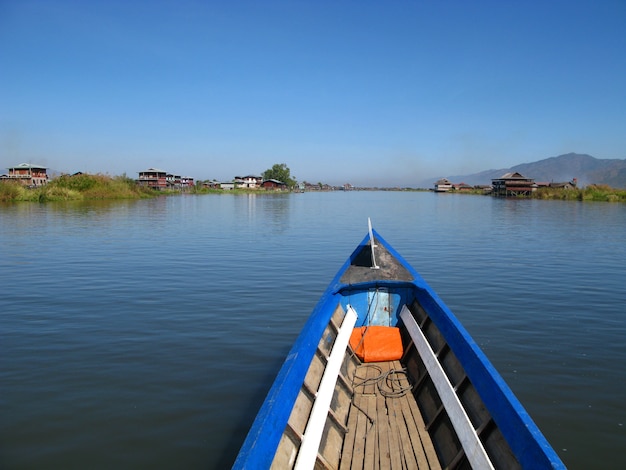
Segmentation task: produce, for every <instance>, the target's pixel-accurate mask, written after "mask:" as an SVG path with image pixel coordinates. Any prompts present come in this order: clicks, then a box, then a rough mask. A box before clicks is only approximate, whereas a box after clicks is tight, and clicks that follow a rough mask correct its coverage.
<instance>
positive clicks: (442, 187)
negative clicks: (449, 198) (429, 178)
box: [435, 178, 452, 193]
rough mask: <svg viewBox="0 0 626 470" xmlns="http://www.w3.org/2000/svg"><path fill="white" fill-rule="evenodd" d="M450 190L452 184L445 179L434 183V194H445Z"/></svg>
mask: <svg viewBox="0 0 626 470" xmlns="http://www.w3.org/2000/svg"><path fill="white" fill-rule="evenodd" d="M451 189H452V183H451V182H450V180H448V179H446V178H441V179H440V180H437V181H436V182H435V192H436V193H446V192H448V191H450V190H451Z"/></svg>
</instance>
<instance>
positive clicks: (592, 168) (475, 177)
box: [424, 153, 626, 188]
mask: <svg viewBox="0 0 626 470" xmlns="http://www.w3.org/2000/svg"><path fill="white" fill-rule="evenodd" d="M508 172H519V173H521V174H522V175H524V176H526V177H528V178H533V179H534V180H535V181H536V182H565V181H571V180H572V179H574V178H577V179H578V184H579V186H587V185H589V184H607V185H609V186H612V187H614V188H626V159H624V160H620V159H607V158H604V159H600V158H595V157H592V156H591V155H587V154H579V153H568V154H565V155H559V156H558V157H550V158H546V159H544V160H539V161H536V162H532V163H522V164H520V165H515V166H513V167H511V168H502V169H498V170H486V171H481V172H479V173H474V174H470V175H453V176H446V178H447V179H449V180H450V181H452V182H453V183H467V184H471V185H477V184H484V185H486V184H491V180H492V179H494V178H499V177H501V176H502V175H503V174H505V173H508ZM436 180H437V179H436V178H435V179H433V180H432V181H430V182H428V183H426V182H424V183H425V184H424V186H425V187H429V188H430V187H432V185H433V184H434V183H435V181H436Z"/></svg>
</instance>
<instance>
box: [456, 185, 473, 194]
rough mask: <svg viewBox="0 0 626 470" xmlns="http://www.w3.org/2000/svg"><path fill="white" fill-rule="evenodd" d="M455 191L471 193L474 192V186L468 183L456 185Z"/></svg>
mask: <svg viewBox="0 0 626 470" xmlns="http://www.w3.org/2000/svg"><path fill="white" fill-rule="evenodd" d="M452 189H453V190H454V191H461V192H469V191H473V190H474V186H471V185H469V184H467V183H455V184H453V185H452Z"/></svg>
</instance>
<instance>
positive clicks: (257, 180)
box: [235, 175, 263, 189]
mask: <svg viewBox="0 0 626 470" xmlns="http://www.w3.org/2000/svg"><path fill="white" fill-rule="evenodd" d="M262 182H263V178H262V177H261V176H251V175H248V176H235V186H236V187H238V188H248V189H255V188H258V187H259V186H260V185H261V183H262Z"/></svg>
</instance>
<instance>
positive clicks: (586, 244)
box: [0, 192, 626, 469]
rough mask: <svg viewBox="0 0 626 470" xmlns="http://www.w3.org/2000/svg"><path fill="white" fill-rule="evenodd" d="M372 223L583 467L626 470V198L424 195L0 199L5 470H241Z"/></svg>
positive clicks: (0, 401) (0, 415)
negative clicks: (307, 327) (281, 373)
mask: <svg viewBox="0 0 626 470" xmlns="http://www.w3.org/2000/svg"><path fill="white" fill-rule="evenodd" d="M368 216H370V217H371V218H372V221H373V224H374V227H375V228H376V229H377V230H378V231H379V233H380V234H381V235H382V236H383V237H384V238H385V239H386V240H387V241H388V242H389V243H391V245H392V246H394V247H395V248H396V249H397V250H398V251H399V252H400V253H401V254H402V255H403V256H404V257H405V258H406V259H407V260H408V261H409V262H410V263H411V264H412V265H413V266H414V267H415V268H416V269H417V271H419V272H420V273H421V274H422V275H423V277H424V278H425V279H426V281H427V282H429V284H430V285H431V286H432V287H433V288H434V289H435V290H436V291H437V292H438V294H439V295H440V296H441V297H442V299H443V300H444V301H445V302H446V304H447V305H448V306H449V307H450V308H451V309H452V311H454V312H455V314H456V315H457V316H458V317H459V319H460V320H461V322H462V323H463V324H464V325H465V327H466V328H467V329H468V330H469V332H470V333H471V334H472V335H473V337H474V338H475V340H476V341H477V343H478V344H479V345H480V346H481V347H482V348H483V350H484V351H485V353H486V354H487V356H488V357H489V358H490V360H491V361H492V362H493V364H494V365H495V367H496V368H497V369H498V370H499V371H500V373H501V374H502V375H503V377H504V378H505V380H506V381H507V382H508V383H509V385H510V386H511V388H512V389H513V391H514V392H515V393H516V394H517V396H518V398H519V399H520V401H521V402H522V403H523V404H524V406H525V407H526V409H527V410H528V412H529V413H530V415H531V416H532V417H533V419H534V420H535V421H536V422H537V424H538V425H539V427H540V428H541V430H542V431H543V433H544V434H545V435H546V437H547V438H548V440H549V441H550V442H551V443H552V445H553V446H554V448H555V449H556V450H557V452H558V453H559V455H560V456H561V458H562V459H563V461H564V462H565V464H566V465H567V466H568V467H569V468H572V469H575V468H579V469H586V468H598V466H601V467H602V468H615V469H618V468H620V469H621V468H626V454H624V452H623V449H624V448H625V446H626V429H625V427H626V341H625V338H626V266H625V262H626V205H624V204H609V203H595V204H594V203H579V202H561V201H536V200H505V199H496V198H492V197H486V196H467V195H451V194H433V193H415V192H334V193H305V194H285V195H264V194H259V195H229V194H225V195H204V196H180V197H167V198H159V199H154V200H142V201H105V202H89V203H64V204H52V203H48V204H43V205H39V204H30V203H26V204H14V205H0V289H1V290H0V468H3V469H13V468H20V469H21V468H163V469H166V468H167V469H169V468H204V469H206V468H228V467H230V465H231V464H232V462H233V460H234V458H235V456H236V453H237V451H238V449H239V446H240V445H241V443H242V441H243V439H244V438H245V435H246V432H247V428H248V427H249V425H250V424H251V422H252V420H253V419H254V416H255V413H256V411H257V409H258V407H259V405H260V404H261V402H262V400H263V398H264V396H265V393H266V392H267V390H268V388H269V386H270V384H271V382H272V380H273V377H274V375H275V374H276V372H277V371H278V369H279V367H280V365H281V363H282V360H283V358H284V357H285V355H286V353H287V352H288V350H289V348H290V346H291V344H292V342H293V341H294V339H295V337H296V336H297V334H298V333H299V331H300V328H301V327H302V325H303V324H304V322H305V320H306V318H307V317H308V315H309V313H310V311H311V309H312V308H313V306H314V305H315V303H316V302H317V299H318V297H319V296H320V295H321V293H322V292H323V290H324V289H325V287H326V285H327V283H328V282H329V281H330V280H331V278H332V277H333V275H334V274H335V272H336V271H337V269H339V267H340V266H341V265H342V263H343V262H344V261H345V259H346V258H347V256H348V255H349V254H350V253H351V252H352V250H353V249H354V248H355V247H356V245H357V244H358V243H359V242H360V241H361V239H362V238H363V237H364V236H365V234H366V230H367V217H368Z"/></svg>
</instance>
